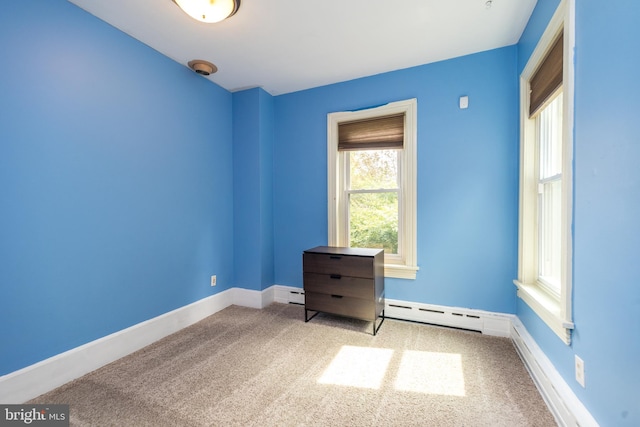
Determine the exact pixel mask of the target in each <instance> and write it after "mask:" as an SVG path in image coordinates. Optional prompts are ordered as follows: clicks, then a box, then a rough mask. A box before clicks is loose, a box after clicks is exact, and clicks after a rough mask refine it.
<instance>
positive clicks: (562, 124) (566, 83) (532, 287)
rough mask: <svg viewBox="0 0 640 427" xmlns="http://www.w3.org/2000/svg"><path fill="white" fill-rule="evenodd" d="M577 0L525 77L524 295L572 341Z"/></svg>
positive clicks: (559, 15) (562, 10) (567, 6)
mask: <svg viewBox="0 0 640 427" xmlns="http://www.w3.org/2000/svg"><path fill="white" fill-rule="evenodd" d="M573 34H574V32H573V2H572V1H570V0H563V1H562V2H561V3H560V6H558V10H557V11H556V13H555V15H554V16H553V18H552V19H551V22H550V23H549V25H548V27H547V29H546V31H545V33H544V34H543V36H542V38H541V39H540V42H539V43H538V46H537V47H536V49H535V50H534V52H533V54H532V55H531V58H530V59H529V62H528V63H527V65H526V67H525V69H524V70H523V72H522V75H521V78H520V120H521V126H520V138H521V140H520V221H519V223H520V226H519V238H518V240H519V243H518V244H519V253H518V279H517V280H515V281H514V283H515V284H516V286H517V287H518V296H519V297H520V298H521V299H522V300H523V301H524V302H525V303H527V304H528V305H529V306H530V307H531V308H532V309H533V311H534V312H535V313H536V314H537V315H538V316H539V317H540V318H541V319H542V320H543V321H544V322H545V323H546V324H547V325H548V326H549V327H550V328H551V329H552V330H553V331H554V332H555V333H556V334H557V335H558V336H559V337H560V338H561V339H562V340H563V341H564V342H565V343H566V344H569V343H570V340H571V330H572V329H573V322H572V307H571V280H572V277H571V262H572V255H571V254H572V236H571V218H572V206H573V205H572V204H573V200H572V199H573V197H572V179H571V176H572V154H573V59H572V54H573V45H574V38H573Z"/></svg>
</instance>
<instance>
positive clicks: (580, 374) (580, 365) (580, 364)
mask: <svg viewBox="0 0 640 427" xmlns="http://www.w3.org/2000/svg"><path fill="white" fill-rule="evenodd" d="M576 381H578V384H580V385H581V386H582V387H583V388H584V360H582V359H580V358H579V357H578V355H576Z"/></svg>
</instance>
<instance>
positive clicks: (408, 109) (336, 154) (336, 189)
mask: <svg viewBox="0 0 640 427" xmlns="http://www.w3.org/2000/svg"><path fill="white" fill-rule="evenodd" d="M417 105H418V103H417V100H416V99H409V100H406V101H398V102H391V103H389V104H386V105H382V106H379V107H375V108H369V109H366V110H358V111H341V112H336V113H330V114H328V116H327V160H328V161H327V164H328V165H327V166H328V171H327V172H328V214H329V215H328V217H329V224H328V225H329V238H328V242H329V246H347V242H348V241H349V236H348V235H347V233H348V231H347V230H348V226H347V221H348V217H347V215H345V214H344V212H345V209H343V207H344V205H345V204H346V200H345V194H346V191H345V186H346V175H347V171H346V166H347V165H348V162H347V161H346V157H347V154H345V153H346V152H345V151H338V124H339V123H342V122H350V121H355V120H363V119H370V118H375V117H383V116H390V115H393V114H402V113H404V116H405V125H404V143H403V148H402V150H400V153H399V156H401V165H402V167H401V170H400V171H399V174H400V177H399V182H400V194H399V198H398V201H399V202H398V209H399V214H398V221H400V222H401V224H402V225H401V226H400V227H399V235H398V244H399V245H401V248H402V249H400V246H399V249H398V252H400V253H402V255H403V256H402V258H400V257H385V265H384V275H385V277H395V278H400V279H415V278H416V272H417V271H418V266H417V261H416V259H417V255H416V252H417V251H416V246H417V239H416V211H417V185H416V183H417V156H416V152H417V147H416V146H417V144H416V143H417V126H416V124H417V109H418V108H417Z"/></svg>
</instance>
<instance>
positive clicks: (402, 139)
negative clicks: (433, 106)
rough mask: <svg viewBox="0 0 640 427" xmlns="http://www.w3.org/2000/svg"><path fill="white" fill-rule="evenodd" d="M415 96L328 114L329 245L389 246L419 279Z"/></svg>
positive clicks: (401, 269)
mask: <svg viewBox="0 0 640 427" xmlns="http://www.w3.org/2000/svg"><path fill="white" fill-rule="evenodd" d="M416 110H417V103H416V100H415V99H413V100H409V101H400V102H394V103H390V104H387V105H384V106H381V107H376V108H371V109H366V110H360V111H348V112H338V113H331V114H329V115H328V142H327V147H328V148H327V153H328V181H329V191H328V197H329V238H328V241H329V245H330V246H345V247H365V248H384V250H385V276H387V277H398V278H404V279H415V277H416V271H417V270H418V267H417V266H416V163H417V162H416V125H415V124H416Z"/></svg>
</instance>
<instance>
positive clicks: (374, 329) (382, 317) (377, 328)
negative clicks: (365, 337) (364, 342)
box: [373, 310, 384, 336]
mask: <svg viewBox="0 0 640 427" xmlns="http://www.w3.org/2000/svg"><path fill="white" fill-rule="evenodd" d="M380 319H382V320H381V321H380V324H379V325H378V327H376V321H375V320H374V321H373V336H375V335H376V334H377V333H378V331H379V330H380V326H382V323H383V322H384V310H382V316H380Z"/></svg>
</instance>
